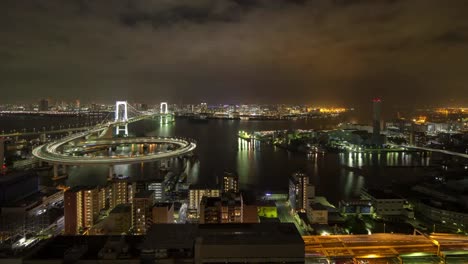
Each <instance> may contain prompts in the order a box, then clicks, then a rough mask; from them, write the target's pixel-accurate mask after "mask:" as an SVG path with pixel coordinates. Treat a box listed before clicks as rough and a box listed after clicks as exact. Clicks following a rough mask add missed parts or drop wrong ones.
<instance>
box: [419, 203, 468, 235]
mask: <svg viewBox="0 0 468 264" xmlns="http://www.w3.org/2000/svg"><path fill="white" fill-rule="evenodd" d="M414 210H415V211H416V212H417V213H418V214H419V215H421V216H423V217H424V218H425V219H428V220H431V221H433V222H434V223H438V224H446V225H449V226H451V227H452V228H453V227H456V228H459V229H460V230H465V227H466V226H468V210H467V209H466V208H463V206H460V204H458V203H453V202H446V201H445V202H442V201H437V200H434V199H420V200H418V201H416V202H415V203H414Z"/></svg>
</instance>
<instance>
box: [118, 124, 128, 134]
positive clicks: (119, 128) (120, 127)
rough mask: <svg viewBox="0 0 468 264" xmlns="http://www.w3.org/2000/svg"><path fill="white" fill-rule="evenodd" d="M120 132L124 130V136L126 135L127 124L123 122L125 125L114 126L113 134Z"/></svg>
mask: <svg viewBox="0 0 468 264" xmlns="http://www.w3.org/2000/svg"><path fill="white" fill-rule="evenodd" d="M120 132H124V135H125V136H128V124H125V126H119V125H116V126H115V135H117V136H118V135H120Z"/></svg>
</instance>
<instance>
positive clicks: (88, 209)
mask: <svg viewBox="0 0 468 264" xmlns="http://www.w3.org/2000/svg"><path fill="white" fill-rule="evenodd" d="M104 205H105V190H104V189H103V188H99V187H83V186H79V187H74V188H71V189H69V190H67V191H66V192H65V194H64V215H65V219H64V221H65V234H69V235H74V234H78V233H81V232H83V231H86V230H87V229H88V228H91V227H92V226H93V225H94V224H95V222H96V221H97V220H98V218H99V212H100V211H101V209H104Z"/></svg>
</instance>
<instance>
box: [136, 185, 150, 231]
mask: <svg viewBox="0 0 468 264" xmlns="http://www.w3.org/2000/svg"><path fill="white" fill-rule="evenodd" d="M153 204H154V191H140V192H138V193H136V194H135V197H133V203H132V224H133V233H134V234H135V235H142V234H145V233H146V231H147V229H148V228H149V226H150V225H151V222H152V220H151V218H152V216H153V213H152V210H151V208H152V207H153Z"/></svg>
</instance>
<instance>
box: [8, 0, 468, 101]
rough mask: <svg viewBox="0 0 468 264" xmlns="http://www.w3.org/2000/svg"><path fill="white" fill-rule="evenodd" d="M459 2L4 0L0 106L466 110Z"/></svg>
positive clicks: (462, 5)
mask: <svg viewBox="0 0 468 264" xmlns="http://www.w3.org/2000/svg"><path fill="white" fill-rule="evenodd" d="M467 12H468V6H467V2H466V1H464V0H452V1H444V2H443V1H437V0H382V1H375V0H360V1H358V0H308V1H307V0H297V1H292V0H277V1H272V0H197V1H193V0H67V1H63V0H47V1H42V0H4V1H1V2H0V35H1V37H0V60H1V62H2V63H0V88H1V89H2V91H3V90H8V91H9V92H8V96H7V97H5V96H3V97H2V98H1V101H2V102H12V101H17V100H37V99H38V98H40V97H57V98H60V99H74V98H77V97H79V98H81V99H82V100H83V101H86V100H103V101H111V100H114V99H117V98H127V99H129V100H140V101H147V102H157V101H158V100H169V101H175V102H181V101H182V102H199V101H208V102H213V103H217V102H219V103H223V102H250V103H252V102H297V103H337V104H338V103H339V104H358V103H367V102H368V101H369V99H370V98H372V97H373V96H375V95H380V96H383V97H384V98H385V100H386V102H388V103H392V104H412V105H415V104H427V103H434V104H438V103H440V104H443V103H447V102H453V101H452V99H453V98H455V102H458V103H468V102H467V101H466V100H468V98H467V97H466V96H462V95H463V94H466V92H467V88H466V87H467V82H468V76H467V75H466V73H465V69H466V68H467V67H468V50H467V48H466V45H465V43H466V41H467V35H466V33H465V32H468V31H467V30H466V29H468V21H467V18H466V13H467Z"/></svg>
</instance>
